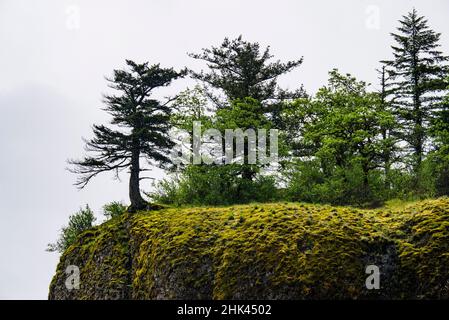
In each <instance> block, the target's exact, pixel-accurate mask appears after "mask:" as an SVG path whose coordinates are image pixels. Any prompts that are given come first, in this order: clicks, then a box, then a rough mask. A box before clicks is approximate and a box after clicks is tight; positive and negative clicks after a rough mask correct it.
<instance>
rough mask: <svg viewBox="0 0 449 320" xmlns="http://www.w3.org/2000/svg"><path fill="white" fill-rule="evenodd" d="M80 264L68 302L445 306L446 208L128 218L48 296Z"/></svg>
mask: <svg viewBox="0 0 449 320" xmlns="http://www.w3.org/2000/svg"><path fill="white" fill-rule="evenodd" d="M77 263H79V264H80V267H81V275H82V279H81V280H82V289H81V290H79V291H78V292H76V293H71V294H72V296H68V297H69V298H113V294H112V293H113V292H118V296H117V298H134V299H155V298H165V299H170V298H173V299H175V298H178V299H179V298H190V299H207V298H215V299H234V298H241V299H250V298H255V299H260V298H267V299H270V298H284V299H307V298H313V299H325V298H332V299H335V298H376V297H382V298H428V297H438V298H443V297H446V298H447V297H448V296H449V294H448V290H447V287H448V286H447V279H448V272H449V269H448V267H449V199H448V198H440V199H436V200H428V201H423V202H418V203H414V204H411V205H408V206H406V207H405V208H403V207H399V206H395V207H391V206H387V207H385V208H381V209H376V210H360V209H354V208H348V207H331V206H326V205H311V204H302V203H279V204H257V205H246V206H245V205H242V206H232V207H220V208H185V209H169V208H167V209H161V210H159V211H151V212H141V213H138V214H134V215H125V216H123V217H120V218H117V219H113V220H111V221H108V222H107V223H105V224H103V225H101V226H99V227H97V228H95V229H93V230H89V231H87V232H85V233H84V234H83V235H82V236H81V237H80V238H79V239H78V241H77V243H76V244H75V245H73V246H71V247H70V248H69V249H68V250H67V251H66V252H65V253H64V255H63V256H62V257H61V262H60V264H59V266H58V269H57V273H56V275H55V277H54V279H53V282H52V284H51V288H50V289H51V292H50V297H58V294H53V295H52V292H53V293H57V292H61V290H63V288H61V285H62V284H63V279H64V268H65V266H66V265H68V264H77ZM369 264H376V265H378V266H379V267H380V268H381V274H382V278H381V281H382V282H381V283H382V290H380V292H379V291H369V290H366V288H365V279H366V276H367V275H366V274H365V267H366V266H367V265H369ZM61 283H62V284H61ZM64 297H65V296H64Z"/></svg>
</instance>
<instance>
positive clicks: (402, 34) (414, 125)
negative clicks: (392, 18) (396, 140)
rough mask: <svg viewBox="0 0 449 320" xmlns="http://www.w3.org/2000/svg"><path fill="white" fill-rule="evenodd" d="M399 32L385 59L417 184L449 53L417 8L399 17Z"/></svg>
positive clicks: (393, 34)
mask: <svg viewBox="0 0 449 320" xmlns="http://www.w3.org/2000/svg"><path fill="white" fill-rule="evenodd" d="M399 23H400V26H399V27H398V32H397V33H392V34H391V35H392V37H393V39H394V41H395V44H394V45H393V46H392V49H393V57H394V58H393V59H392V60H389V61H383V63H385V65H386V67H387V68H388V73H389V74H390V76H391V78H392V80H393V82H392V85H391V90H392V92H393V94H394V96H395V100H394V102H393V105H394V109H395V113H396V115H397V121H398V124H400V126H401V130H400V131H399V132H398V135H399V137H400V138H401V140H402V141H404V142H406V143H407V146H408V147H409V149H410V150H411V153H409V154H408V155H407V157H405V160H403V162H405V163H406V164H408V165H411V168H412V169H413V172H414V174H415V185H417V184H418V183H419V179H418V176H417V175H418V174H419V171H420V170H421V169H420V166H421V162H422V160H423V159H424V157H425V149H426V148H425V144H426V142H427V141H428V140H429V132H428V131H429V126H430V122H431V119H432V117H433V113H434V112H435V111H436V110H438V107H439V102H440V101H441V98H442V96H441V94H440V92H441V91H443V90H444V89H445V88H446V86H447V83H446V81H445V80H444V78H445V77H446V76H447V72H448V66H447V64H446V62H447V61H448V60H449V57H448V56H445V55H443V53H442V52H441V51H440V49H439V47H440V44H439V40H440V36H441V34H440V33H437V32H434V31H433V30H432V29H430V27H429V26H428V23H427V20H426V19H425V17H423V16H419V15H418V12H417V11H416V10H415V9H413V10H412V11H411V12H409V13H408V14H407V15H405V16H403V17H402V20H400V21H399Z"/></svg>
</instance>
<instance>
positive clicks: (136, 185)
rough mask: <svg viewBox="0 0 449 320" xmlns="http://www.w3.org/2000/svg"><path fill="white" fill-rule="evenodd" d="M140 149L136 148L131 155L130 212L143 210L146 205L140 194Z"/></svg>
mask: <svg viewBox="0 0 449 320" xmlns="http://www.w3.org/2000/svg"><path fill="white" fill-rule="evenodd" d="M139 157H140V151H139V150H135V151H133V153H132V156H131V169H130V170H131V175H130V178H129V200H130V201H131V206H130V207H129V208H128V211H129V212H136V211H138V210H143V209H144V208H145V206H146V203H145V200H143V198H142V196H141V195H140V177H139V174H140V163H139Z"/></svg>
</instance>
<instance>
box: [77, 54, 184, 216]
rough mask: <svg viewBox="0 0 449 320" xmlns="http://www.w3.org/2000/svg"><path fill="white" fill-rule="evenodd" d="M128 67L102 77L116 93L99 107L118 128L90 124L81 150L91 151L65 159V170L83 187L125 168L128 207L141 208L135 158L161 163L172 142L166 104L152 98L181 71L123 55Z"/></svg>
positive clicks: (134, 209)
mask: <svg viewBox="0 0 449 320" xmlns="http://www.w3.org/2000/svg"><path fill="white" fill-rule="evenodd" d="M126 64H127V66H128V67H129V69H130V70H114V74H113V77H112V78H111V79H107V80H108V81H109V86H110V87H111V88H113V89H115V90H117V91H119V94H117V95H106V96H105V97H104V103H105V104H106V107H105V108H104V110H105V111H107V112H108V113H109V114H110V115H111V116H112V121H111V124H112V125H115V126H116V127H117V129H114V128H110V127H106V126H104V125H94V126H93V132H94V138H93V139H91V140H86V151H88V152H92V153H94V155H93V156H86V157H85V158H84V159H82V160H70V161H69V163H70V164H72V165H74V168H71V169H70V170H71V171H72V172H74V173H77V174H79V175H80V176H79V179H78V181H77V183H76V185H77V186H78V187H79V188H83V187H85V186H86V185H87V183H88V182H89V181H90V180H91V179H92V178H93V177H95V176H96V175H98V174H99V173H102V172H106V171H115V173H116V176H117V177H118V173H119V172H120V171H122V170H124V169H129V172H130V179H129V198H130V201H131V206H130V207H129V211H130V212H133V211H136V210H140V209H143V208H144V207H145V205H146V204H145V201H144V200H143V198H142V196H141V193H140V181H141V180H142V179H145V178H144V177H141V176H140V173H141V172H142V171H146V170H148V169H145V168H143V167H141V164H140V159H141V158H142V157H144V158H146V160H147V161H148V164H149V165H158V166H163V165H164V164H167V163H169V158H168V151H169V149H170V148H171V147H172V144H173V143H172V141H171V140H170V139H169V135H168V131H169V129H170V125H169V120H170V113H171V110H170V107H169V106H168V105H167V103H164V104H162V103H161V102H159V101H158V100H155V99H152V98H151V94H152V92H153V90H154V89H156V88H159V87H164V86H168V85H169V84H170V83H171V82H172V81H173V80H174V79H176V78H178V77H180V76H182V75H183V73H184V72H176V71H174V70H173V69H172V68H169V69H164V68H161V67H160V66H159V64H155V65H151V66H149V65H148V63H143V64H137V63H135V62H133V61H130V60H126Z"/></svg>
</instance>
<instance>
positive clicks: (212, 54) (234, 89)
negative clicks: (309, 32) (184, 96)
mask: <svg viewBox="0 0 449 320" xmlns="http://www.w3.org/2000/svg"><path fill="white" fill-rule="evenodd" d="M189 56H190V57H192V58H194V59H199V60H203V61H205V62H207V65H208V67H209V69H210V71H208V72H205V71H201V72H195V71H191V75H192V76H193V78H195V79H198V80H200V81H203V82H204V83H206V84H207V86H208V87H209V89H210V87H212V88H215V89H221V90H222V91H223V92H224V94H225V96H226V98H227V100H228V101H227V102H223V101H221V100H220V99H219V97H217V96H216V95H214V94H213V93H212V92H211V90H208V91H207V92H208V94H209V97H211V98H212V100H213V101H214V102H215V103H216V105H217V106H219V107H224V106H228V105H229V102H231V101H233V100H236V99H245V98H248V97H251V98H253V99H256V100H258V101H260V102H262V103H264V104H267V102H278V101H279V100H284V99H289V98H297V97H299V96H303V95H304V92H303V90H302V88H301V89H300V90H297V91H295V92H289V91H287V90H282V89H280V88H279V87H278V83H277V79H278V77H279V76H281V75H283V74H285V73H288V72H290V71H292V70H293V69H294V68H296V67H298V66H299V65H301V63H302V58H301V59H299V60H295V61H288V62H286V63H282V62H281V61H279V60H278V61H274V62H270V60H271V59H272V58H273V56H272V55H271V53H270V47H267V48H265V50H263V51H261V48H260V45H259V43H257V42H255V43H251V42H247V41H244V40H242V36H239V37H238V38H237V39H234V40H229V39H228V38H225V39H224V41H223V43H222V44H221V45H220V46H219V47H212V48H211V49H203V50H202V53H199V54H195V53H190V54H189Z"/></svg>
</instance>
